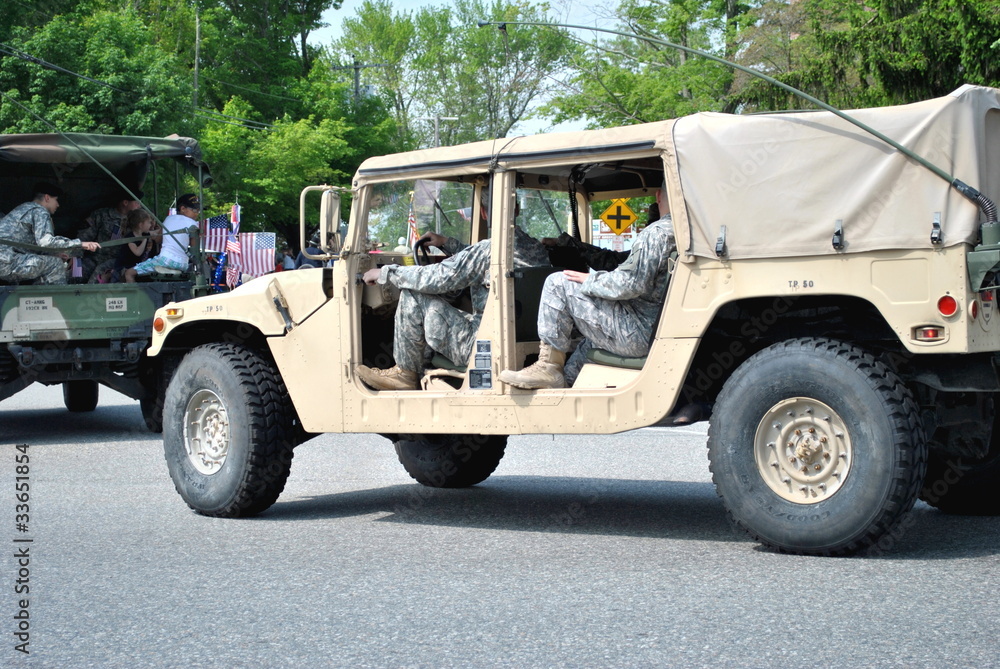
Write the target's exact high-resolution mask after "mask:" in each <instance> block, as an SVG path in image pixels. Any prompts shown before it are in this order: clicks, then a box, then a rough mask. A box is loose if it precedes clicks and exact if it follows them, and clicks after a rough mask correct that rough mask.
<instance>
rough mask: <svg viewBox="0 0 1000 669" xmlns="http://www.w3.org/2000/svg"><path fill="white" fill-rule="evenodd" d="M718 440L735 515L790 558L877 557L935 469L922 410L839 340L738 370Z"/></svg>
mask: <svg viewBox="0 0 1000 669" xmlns="http://www.w3.org/2000/svg"><path fill="white" fill-rule="evenodd" d="M708 436H709V439H708V454H709V463H710V469H711V470H712V480H713V481H715V485H716V490H717V491H718V494H719V496H720V497H721V498H722V499H723V502H724V503H725V505H726V508H727V510H728V512H729V515H730V516H731V517H732V518H733V520H734V521H735V522H736V524H737V525H739V526H740V527H741V528H742V529H744V530H745V531H746V532H747V533H749V534H750V536H752V537H753V538H754V539H756V540H758V541H760V542H761V543H764V544H766V545H767V546H770V547H772V548H776V549H778V550H780V551H783V552H789V553H801V554H809V555H848V554H851V553H855V552H857V551H859V550H863V549H866V548H869V547H872V546H875V545H876V544H877V543H878V542H879V539H880V538H881V537H883V536H884V535H886V533H887V532H889V531H890V530H891V529H892V528H893V527H894V526H895V525H896V523H897V522H898V521H899V520H900V518H901V517H902V516H903V515H904V514H905V513H906V512H907V511H909V509H910V508H911V507H912V506H913V503H914V502H915V501H916V499H917V493H918V490H919V486H920V484H921V482H922V481H923V478H924V471H925V468H926V461H927V444H926V441H925V439H924V436H923V429H922V427H921V424H920V419H919V415H918V411H917V405H916V403H915V402H914V401H913V397H912V395H911V394H910V392H909V390H908V389H907V388H906V386H905V385H903V382H902V381H901V380H900V379H899V377H898V376H896V375H895V374H894V373H893V372H891V371H889V369H888V368H887V367H886V366H885V365H883V364H882V363H880V362H878V361H877V360H876V359H875V358H874V357H872V356H871V355H869V354H868V353H866V352H864V351H862V350H861V349H859V348H857V347H855V346H851V345H849V344H845V343H841V342H836V341H832V340H829V339H812V338H810V339H793V340H789V341H786V342H782V343H780V344H775V345H773V346H771V347H769V348H766V349H764V350H763V351H760V352H758V353H756V354H755V355H753V356H752V357H751V358H749V359H748V360H747V361H746V362H745V363H743V364H742V365H740V367H739V368H738V369H737V370H736V371H735V372H734V373H733V375H732V376H731V377H730V378H729V380H728V381H726V384H725V386H724V387H723V389H722V392H721V393H720V394H719V397H718V401H717V402H716V405H715V410H714V411H713V413H712V420H711V422H710V425H709V432H708ZM879 545H880V546H881V544H879Z"/></svg>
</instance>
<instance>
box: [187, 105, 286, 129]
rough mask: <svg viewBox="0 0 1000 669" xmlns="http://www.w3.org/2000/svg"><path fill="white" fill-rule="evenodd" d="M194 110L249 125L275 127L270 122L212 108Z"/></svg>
mask: <svg viewBox="0 0 1000 669" xmlns="http://www.w3.org/2000/svg"><path fill="white" fill-rule="evenodd" d="M195 111H199V112H201V113H202V114H215V115H216V116H221V117H223V118H231V119H233V120H234V121H243V122H244V123H249V124H251V125H258V126H261V127H264V128H273V127H275V126H274V125H272V124H270V123H264V122H263V121H254V120H252V119H248V118H240V117H239V116H230V115H229V114H223V113H222V112H218V111H215V110H214V109H202V108H198V109H196V110H195Z"/></svg>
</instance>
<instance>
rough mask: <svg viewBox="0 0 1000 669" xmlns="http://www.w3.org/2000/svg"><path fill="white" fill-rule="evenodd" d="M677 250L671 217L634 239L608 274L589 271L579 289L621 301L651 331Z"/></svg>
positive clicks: (606, 298) (660, 221)
mask: <svg viewBox="0 0 1000 669" xmlns="http://www.w3.org/2000/svg"><path fill="white" fill-rule="evenodd" d="M676 250H677V243H676V242H675V241H674V226H673V223H671V221H670V216H665V217H664V218H661V219H660V220H658V221H656V222H655V223H652V224H650V225H647V226H646V227H645V229H643V231H642V232H640V233H639V234H638V235H637V236H636V238H635V241H634V242H633V243H632V252H631V253H630V254H629V256H628V258H627V259H626V260H625V262H623V263H622V264H620V265H618V267H617V268H616V269H614V270H613V271H611V272H605V271H597V272H591V273H590V274H588V275H587V279H586V280H585V281H584V282H583V285H582V286H581V289H580V290H581V292H582V293H583V294H584V295H590V296H591V297H599V298H602V299H605V300H618V301H622V302H624V303H625V305H626V309H627V310H628V311H631V312H632V314H633V315H634V316H635V318H637V319H638V320H639V321H640V322H642V323H644V324H646V325H647V326H649V328H650V329H651V328H652V325H653V322H654V321H655V320H656V317H657V315H658V314H659V313H660V308H661V307H662V306H663V301H664V299H666V296H667V284H668V283H669V281H670V266H671V264H672V261H671V254H673V253H674V251H676Z"/></svg>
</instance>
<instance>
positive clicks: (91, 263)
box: [80, 197, 141, 279]
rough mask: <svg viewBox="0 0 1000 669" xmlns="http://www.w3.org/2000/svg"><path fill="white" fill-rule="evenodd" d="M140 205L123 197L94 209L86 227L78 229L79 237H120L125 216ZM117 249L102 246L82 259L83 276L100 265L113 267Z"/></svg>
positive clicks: (109, 268)
mask: <svg viewBox="0 0 1000 669" xmlns="http://www.w3.org/2000/svg"><path fill="white" fill-rule="evenodd" d="M140 206H141V203H140V202H139V201H138V200H134V199H132V198H131V197H125V198H122V199H120V200H118V201H117V202H116V203H115V204H114V206H113V207H105V208H103V209H95V210H94V211H93V212H91V214H90V216H88V217H87V225H88V227H86V228H84V229H82V230H80V239H82V240H84V241H94V242H98V243H99V242H109V241H112V240H114V239H120V238H121V237H122V234H123V233H124V231H125V218H126V217H127V216H128V215H129V212H132V211H135V210H136V209H138V208H139V207H140ZM117 255H118V250H117V249H116V248H114V247H110V248H103V249H101V250H100V251H98V252H97V253H95V254H93V255H92V256H89V257H87V258H85V259H84V261H83V277H84V278H85V279H86V278H88V277H90V276H91V275H92V274H93V273H94V271H95V270H96V269H97V268H98V267H101V268H102V269H105V270H111V269H113V268H114V263H115V258H116V256H117Z"/></svg>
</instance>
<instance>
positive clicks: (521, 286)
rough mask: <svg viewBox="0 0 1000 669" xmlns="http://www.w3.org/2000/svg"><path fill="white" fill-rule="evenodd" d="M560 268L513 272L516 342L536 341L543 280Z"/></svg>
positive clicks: (546, 267) (526, 269)
mask: <svg viewBox="0 0 1000 669" xmlns="http://www.w3.org/2000/svg"><path fill="white" fill-rule="evenodd" d="M561 271H562V268H561V267H551V266H548V265H546V266H544V267H523V268H520V269H516V270H514V272H513V274H514V319H515V322H514V334H515V336H516V341H538V305H539V303H540V302H541V298H542V287H543V286H544V285H545V278H546V277H547V276H548V275H549V274H552V273H553V272H561Z"/></svg>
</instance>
